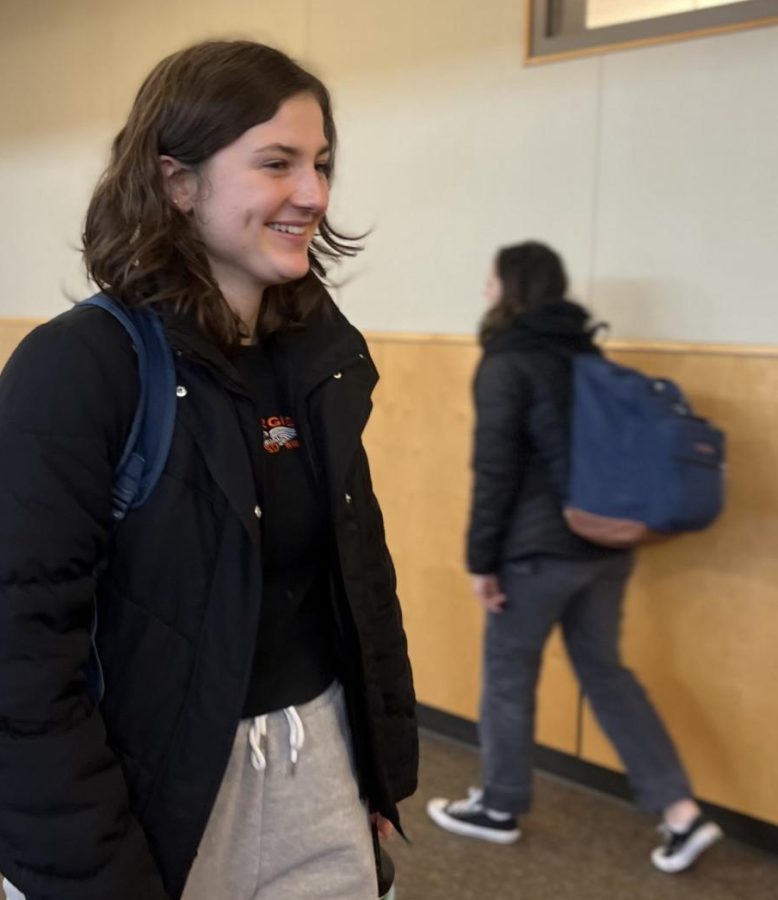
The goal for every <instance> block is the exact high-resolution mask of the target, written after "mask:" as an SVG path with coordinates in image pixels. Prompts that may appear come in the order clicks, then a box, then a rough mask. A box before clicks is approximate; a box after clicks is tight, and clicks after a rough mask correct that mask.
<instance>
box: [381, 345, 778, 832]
mask: <svg viewBox="0 0 778 900" xmlns="http://www.w3.org/2000/svg"><path fill="white" fill-rule="evenodd" d="M371 349H372V351H373V353H374V356H375V358H376V361H377V363H378V366H379V368H380V369H381V371H382V373H383V378H382V382H381V384H380V386H379V390H378V395H377V398H376V410H375V413H374V415H373V417H372V419H371V422H370V426H369V429H368V435H367V439H368V444H367V445H368V451H369V453H370V458H371V461H372V467H373V475H374V481H375V484H376V490H377V493H378V496H379V497H380V498H381V500H382V505H383V508H384V514H385V517H386V525H387V534H388V537H389V542H390V545H391V547H392V550H393V553H394V556H395V561H396V563H397V568H398V573H399V589H400V596H401V597H402V600H403V609H404V614H405V621H406V627H407V631H408V636H409V644H410V649H411V656H412V659H413V662H414V672H415V677H416V682H417V689H418V693H419V697H420V699H421V700H422V701H423V702H424V703H426V704H427V705H429V706H433V707H436V708H438V709H443V710H445V711H447V712H451V713H454V714H455V715H458V716H462V717H464V718H467V719H476V718H477V715H478V692H479V667H480V659H479V657H480V645H481V631H482V615H481V612H480V607H479V606H478V604H477V603H476V602H475V601H474V599H473V598H472V596H471V595H470V589H469V583H468V579H467V576H466V575H465V573H464V572H463V565H462V557H463V534H464V531H465V526H466V519H467V509H468V502H469V496H468V493H469V472H468V462H469V451H470V431H471V427H472V413H471V410H470V405H469V403H468V399H467V391H468V385H469V381H470V378H471V375H472V369H473V366H474V364H475V360H476V357H477V351H476V347H475V345H474V343H473V342H472V341H467V340H463V339H460V340H451V339H448V340H441V339H436V338H434V337H427V336H417V337H415V338H410V339H408V338H404V337H403V336H400V335H398V336H392V335H386V334H384V335H374V336H373V338H372V342H371ZM613 356H614V358H615V359H617V360H618V361H620V362H622V363H624V364H627V365H632V366H636V367H638V368H641V369H643V370H644V371H646V372H649V373H651V374H653V375H656V376H660V377H669V378H674V379H676V380H678V381H679V382H680V383H681V384H683V385H684V387H685V388H686V390H687V391H688V392H689V395H690V397H691V398H692V400H693V403H694V405H695V408H696V409H697V411H698V412H699V413H701V414H702V415H707V416H710V417H711V418H713V419H714V421H716V422H717V423H719V424H720V425H721V426H722V427H723V428H724V429H725V431H726V432H727V434H728V439H729V451H728V452H729V483H728V502H727V509H726V512H725V513H724V515H723V516H722V518H721V519H720V520H719V522H717V524H716V525H715V526H714V527H713V528H712V529H710V530H709V531H706V532H704V533H702V534H698V535H687V536H684V537H681V538H677V539H675V540H673V541H670V542H668V543H666V544H663V545H661V546H657V547H651V548H647V549H644V550H641V552H640V554H639V558H638V567H637V572H636V575H635V578H634V579H633V581H632V582H631V584H630V588H629V593H628V596H627V600H626V604H625V609H626V616H625V623H624V651H625V659H626V661H627V664H628V665H630V666H631V667H632V668H634V669H635V671H636V672H637V674H638V676H639V677H640V679H641V680H642V681H643V682H644V683H645V685H646V686H647V688H648V690H649V693H650V694H651V695H652V696H653V697H654V699H655V701H656V703H657V705H658V708H659V709H660V710H661V712H662V715H663V717H664V718H665V719H666V721H667V724H668V726H669V728H670V731H671V733H672V735H673V737H674V739H675V740H676V741H677V744H678V747H679V750H680V752H681V755H682V757H683V758H684V760H685V762H686V763H687V764H688V766H689V770H690V773H691V776H692V781H693V784H694V786H695V790H696V791H697V793H698V794H699V796H701V797H703V798H704V799H706V800H709V801H711V802H714V803H717V804H719V805H721V806H726V807H729V808H731V809H734V810H736V811H738V812H741V813H746V814H748V815H751V816H755V817H757V818H762V819H764V820H766V821H769V822H773V823H775V824H778V780H776V778H775V768H774V748H775V746H776V745H777V744H778V717H776V701H775V685H776V683H778V654H776V647H778V607H776V604H775V599H774V598H775V585H776V584H778V557H776V554H775V546H776V543H778V481H776V479H775V476H774V468H775V464H774V460H775V459H776V456H778V410H776V407H775V404H774V403H773V402H772V398H773V397H774V396H775V393H776V390H778V351H774V352H772V353H757V352H743V351H741V350H738V348H735V347H729V348H727V347H721V348H717V349H715V350H703V349H700V348H699V347H694V346H691V347H677V348H674V349H673V350H668V349H667V348H666V347H661V346H660V347H657V346H654V347H650V346H644V347H641V345H634V344H633V345H632V346H630V347H626V346H622V347H621V349H619V350H615V351H614V352H613ZM441 396H445V397H447V398H449V400H448V402H446V403H440V402H439V398H440V397H441ZM452 648H456V652H455V653H452ZM580 699H581V698H580V692H579V689H578V686H577V684H576V682H575V680H574V678H573V676H572V672H571V669H570V665H569V663H568V661H567V657H566V655H565V653H564V651H563V648H562V645H561V641H560V640H559V636H558V635H555V637H554V640H553V642H552V643H551V645H550V646H549V647H548V649H547V652H546V655H545V665H544V671H543V677H542V679H541V684H540V689H539V708H538V730H537V738H538V740H539V741H540V742H541V743H543V744H546V745H548V746H550V747H553V748H554V749H557V750H561V751H563V752H565V753H569V754H571V755H574V756H579V757H580V758H581V759H584V760H586V761H588V762H594V763H598V764H600V765H605V766H610V767H613V768H619V762H618V760H617V759H616V757H615V755H614V753H613V751H612V749H611V748H610V746H609V744H608V743H607V742H606V740H605V738H604V736H603V735H602V733H601V732H600V730H599V729H598V727H597V725H596V723H595V721H594V719H593V717H592V715H591V712H590V711H589V710H588V708H584V712H583V716H582V717H579V701H580Z"/></svg>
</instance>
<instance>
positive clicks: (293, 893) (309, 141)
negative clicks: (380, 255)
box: [0, 42, 418, 900]
mask: <svg viewBox="0 0 778 900" xmlns="http://www.w3.org/2000/svg"><path fill="white" fill-rule="evenodd" d="M334 157H335V127H334V123H333V118H332V111H331V106H330V98H329V95H328V93H327V90H326V88H325V87H324V86H323V85H322V84H321V82H320V81H319V80H318V79H316V78H315V77H314V76H313V75H311V74H310V73H308V72H306V71H305V70H304V69H302V68H301V67H300V66H298V65H297V64H296V63H294V62H293V61H292V60H290V59H289V58H288V57H286V56H285V55H284V54H282V53H280V52H278V51H276V50H273V49H271V48H269V47H265V46H262V45H259V44H255V43H251V42H210V43H204V44H200V45H197V46H194V47H192V48H190V49H187V50H184V51H182V52H179V53H176V54H174V55H173V56H170V57H169V58H167V59H165V60H163V61H162V62H161V63H160V64H159V65H158V66H157V67H156V68H155V69H154V70H153V72H152V73H151V74H150V75H149V77H148V78H147V79H146V81H145V83H144V84H143V86H142V87H141V89H140V92H139V93H138V96H137V98H136V100H135V103H134V105H133V107H132V110H131V112H130V116H129V118H128V120H127V123H126V124H125V126H124V127H123V128H122V130H121V131H120V132H119V134H118V136H117V137H116V139H115V141H114V144H113V151H112V155H111V160H110V164H109V166H108V169H107V171H106V172H105V174H104V175H103V177H102V179H101V181H100V182H99V184H98V186H97V188H96V190H95V193H94V196H93V197H92V201H91V204H90V206H89V211H88V214H87V219H86V228H85V233H84V257H85V260H86V265H87V269H88V272H89V274H90V276H91V277H92V279H93V281H94V282H95V283H96V284H97V285H98V286H99V287H100V289H101V290H103V291H104V292H106V293H108V294H110V295H111V296H112V297H114V298H116V299H118V300H119V301H121V302H122V303H123V304H125V305H126V306H127V307H146V308H148V309H150V310H154V311H155V312H156V314H158V315H159V316H160V317H161V318H162V320H163V322H164V325H165V329H166V335H167V338H168V340H169V343H170V345H171V346H172V348H173V350H174V354H175V364H176V379H177V388H176V396H177V409H176V419H175V427H174V433H173V441H172V447H171V450H170V454H169V458H168V460H167V464H166V466H165V469H164V472H163V474H162V476H161V479H160V481H159V482H158V484H157V486H156V488H155V490H154V491H153V493H152V495H151V497H150V498H149V499H148V501H147V502H146V503H145V504H144V505H143V506H141V507H139V508H138V509H135V510H133V511H131V512H130V513H129V515H128V516H127V518H126V519H125V520H124V521H123V522H122V523H121V524H119V525H118V526H116V527H113V526H112V522H111V491H112V486H113V477H114V469H115V467H116V464H117V460H118V458H119V455H120V453H121V451H122V449H123V447H124V443H125V440H126V438H127V432H128V429H129V426H130V423H131V421H132V418H133V415H134V412H135V407H136V402H137V397H138V389H139V379H138V371H137V366H136V362H135V354H134V352H133V348H132V346H131V343H130V340H129V338H128V336H127V334H126V333H125V332H124V330H123V328H122V327H121V325H119V324H118V323H117V322H116V321H115V320H114V319H113V318H112V317H111V316H110V315H109V314H107V313H106V312H105V311H104V310H102V309H97V308H94V307H83V306H82V307H79V306H78V305H77V306H76V307H75V308H74V309H72V310H70V311H68V312H66V313H65V314H63V315H61V316H59V317H58V318H56V319H54V320H53V321H51V322H49V323H48V324H46V325H44V326H42V327H40V328H38V329H36V330H35V331H34V332H33V333H32V334H31V335H30V336H29V337H28V338H27V339H26V340H25V341H24V342H23V343H22V345H21V346H20V347H19V348H18V350H17V352H16V353H15V354H14V356H13V358H12V360H11V361H10V362H9V364H8V366H7V368H6V370H5V372H4V374H3V376H2V379H1V380H0V473H1V474H0V871H2V872H3V874H4V875H5V876H6V878H7V879H8V884H7V887H6V889H7V891H8V892H9V894H10V895H11V896H12V897H17V896H19V892H21V894H22V895H24V896H26V898H27V900H44V898H56V900H107V898H110V900H140V898H142V900H163V898H178V897H181V896H182V895H183V896H184V897H185V898H186V900H205V898H208V900H218V898H224V900H271V898H272V900H299V898H300V897H304V896H310V897H316V898H332V900H374V898H375V897H376V893H377V886H376V867H375V860H374V850H373V845H372V839H371V824H370V821H369V819H370V818H372V820H373V824H374V825H375V826H377V827H378V830H379V831H381V832H382V834H388V833H389V832H390V831H391V829H392V825H394V827H397V828H399V821H398V816H397V808H396V803H397V802H398V801H399V800H401V799H402V798H404V797H406V796H408V795H409V794H411V793H412V792H413V790H414V789H415V786H416V768H417V758H418V752H417V737H416V728H415V719H414V695H413V687H412V682H411V673H410V668H409V663H408V658H407V652H406V641H405V636H404V633H403V628H402V622H401V615H400V609H399V605H398V602H397V597H396V594H395V577H394V570H393V567H392V563H391V560H390V558H389V555H388V552H387V549H386V545H385V540H384V531H383V524H382V519H381V514H380V511H379V508H378V505H377V503H376V500H375V497H374V495H373V491H372V488H371V482H370V474H369V469H368V464H367V459H366V457H365V453H364V450H363V448H362V444H361V433H362V430H363V428H364V426H365V424H366V422H367V418H368V415H369V411H370V393H371V390H372V388H373V386H374V384H375V382H376V373H375V369H374V367H373V364H372V362H371V360H370V357H369V354H368V351H367V347H366V345H365V341H364V339H363V338H362V337H361V335H360V334H359V333H358V332H357V331H356V330H355V329H354V328H353V327H352V326H351V325H349V323H348V322H347V321H346V320H345V318H344V317H343V316H342V315H341V313H340V312H339V311H338V310H337V309H336V307H335V306H334V304H333V303H332V301H331V299H330V298H329V296H328V294H327V292H326V290H325V289H324V287H323V285H322V280H321V279H322V276H323V273H324V265H323V264H324V261H325V260H326V259H327V258H328V257H338V256H341V255H343V254H350V253H353V252H355V247H354V245H353V243H351V242H349V240H348V239H346V238H343V237H342V236H340V235H338V234H337V233H336V232H335V231H334V230H333V229H332V227H331V226H330V225H329V223H328V221H327V218H326V212H327V203H328V198H329V190H330V181H331V177H332V171H333V165H334ZM95 607H96V610H97V619H96V621H97V630H96V636H95V642H96V649H97V653H98V656H99V660H100V663H101V664H102V669H103V681H104V696H103V698H102V701H101V702H100V703H99V704H96V703H95V701H94V700H93V699H92V697H91V696H90V692H89V691H88V690H87V682H86V678H85V674H84V673H85V666H86V665H87V662H88V660H89V659H90V653H91V634H90V632H91V629H92V627H93V624H94V622H95ZM195 857H196V858H195Z"/></svg>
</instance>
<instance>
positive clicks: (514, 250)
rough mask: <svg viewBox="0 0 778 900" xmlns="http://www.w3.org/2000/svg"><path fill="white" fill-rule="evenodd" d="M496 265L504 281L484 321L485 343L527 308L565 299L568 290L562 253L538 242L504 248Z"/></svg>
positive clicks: (495, 262) (480, 333) (500, 277)
mask: <svg viewBox="0 0 778 900" xmlns="http://www.w3.org/2000/svg"><path fill="white" fill-rule="evenodd" d="M494 267H495V271H496V273H497V276H498V278H499V279H500V281H501V282H502V294H501V296H500V299H499V300H498V301H497V303H495V305H494V306H492V307H491V309H489V310H488V311H487V313H486V315H485V316H484V317H483V319H482V321H481V327H480V332H479V335H480V338H481V342H482V343H483V342H484V341H486V340H488V339H489V338H490V337H491V336H492V335H493V334H495V333H496V332H498V331H502V330H503V329H505V328H508V327H509V326H510V325H511V323H512V322H514V321H515V319H516V318H517V317H518V316H520V315H521V314H522V313H523V312H526V311H527V310H528V309H531V308H532V307H534V306H539V305H540V304H541V303H548V302H549V301H552V300H562V299H564V297H565V294H566V293H567V274H566V272H565V267H564V264H563V262H562V260H561V258H560V256H559V254H557V253H555V252H554V251H553V250H552V249H551V248H550V247H547V246H546V245H545V244H541V243H539V242H538V241H525V242H524V243H523V244H514V245H513V246H511V247H504V248H503V249H502V250H500V251H499V252H498V254H497V257H496V258H495V261H494Z"/></svg>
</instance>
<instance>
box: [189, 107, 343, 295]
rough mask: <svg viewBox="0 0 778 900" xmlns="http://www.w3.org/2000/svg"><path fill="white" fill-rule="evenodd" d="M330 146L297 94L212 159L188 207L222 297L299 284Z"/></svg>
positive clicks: (313, 110)
mask: <svg viewBox="0 0 778 900" xmlns="http://www.w3.org/2000/svg"><path fill="white" fill-rule="evenodd" d="M329 171H330V148H329V146H328V144H327V140H326V138H325V137H324V118H323V116H322V111H321V107H320V106H319V103H318V102H317V100H316V99H315V98H314V97H313V96H312V95H310V94H299V95H297V96H296V97H292V98H290V99H289V100H286V101H285V102H284V103H282V104H281V106H280V107H279V109H278V112H277V113H276V115H275V116H274V117H273V118H272V119H270V120H268V121H267V122H263V123H262V124H260V125H255V126H254V127H253V128H249V130H248V131H246V132H244V133H243V134H242V135H241V136H240V137H239V138H238V139H237V140H236V141H233V143H231V144H228V145H227V146H226V147H223V148H222V149H221V150H219V151H218V152H217V153H215V154H214V155H213V156H212V157H210V159H208V160H207V162H206V163H205V164H204V166H203V167H202V168H201V170H200V172H199V173H198V183H197V191H196V195H195V197H194V200H193V204H192V208H193V212H194V216H195V221H196V222H197V226H198V231H199V234H200V236H201V238H202V240H203V242H204V244H205V249H206V254H207V256H208V260H209V262H210V265H211V271H212V272H213V275H214V278H215V279H216V282H217V284H218V285H219V287H220V288H221V290H222V292H223V293H224V294H225V296H227V297H229V296H244V297H245V296H247V295H248V296H253V295H254V294H256V295H257V296H258V297H261V295H262V291H263V290H264V289H265V288H266V287H270V286H271V285H274V284H281V283H283V282H287V281H294V280H295V279H297V278H302V277H303V276H304V275H305V274H306V273H307V272H308V269H309V261H308V247H309V245H310V243H311V240H312V239H313V237H314V235H315V233H316V230H317V228H318V227H319V223H320V222H321V220H322V218H323V217H324V214H325V212H326V211H327V204H328V202H329V193H330V187H329Z"/></svg>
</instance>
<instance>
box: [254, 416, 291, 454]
mask: <svg viewBox="0 0 778 900" xmlns="http://www.w3.org/2000/svg"><path fill="white" fill-rule="evenodd" d="M262 444H263V446H264V448H265V450H266V451H267V452H268V453H278V452H279V450H296V449H297V448H298V447H299V446H300V439H299V437H298V436H297V427H296V425H295V423H294V419H292V418H291V417H290V416H268V418H267V419H262Z"/></svg>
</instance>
